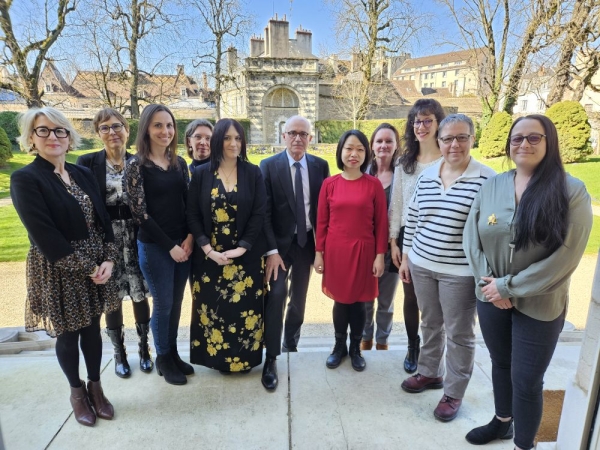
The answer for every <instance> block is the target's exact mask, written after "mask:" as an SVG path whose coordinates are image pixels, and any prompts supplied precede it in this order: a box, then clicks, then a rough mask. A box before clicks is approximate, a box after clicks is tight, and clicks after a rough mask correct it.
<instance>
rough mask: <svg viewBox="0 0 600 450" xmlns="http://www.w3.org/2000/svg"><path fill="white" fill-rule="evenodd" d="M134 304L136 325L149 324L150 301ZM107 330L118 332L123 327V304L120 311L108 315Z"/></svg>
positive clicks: (145, 300)
mask: <svg viewBox="0 0 600 450" xmlns="http://www.w3.org/2000/svg"><path fill="white" fill-rule="evenodd" d="M131 303H133V317H135V322H136V323H148V322H150V304H149V303H148V299H144V300H142V301H141V302H134V301H133V300H132V301H131ZM105 319H106V328H108V329H109V330H116V329H117V328H121V326H123V302H121V306H120V307H119V309H118V310H116V311H113V312H111V313H109V314H107V315H106V317H105Z"/></svg>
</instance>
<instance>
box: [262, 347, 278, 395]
mask: <svg viewBox="0 0 600 450" xmlns="http://www.w3.org/2000/svg"><path fill="white" fill-rule="evenodd" d="M260 381H261V383H262V385H263V386H264V387H265V389H266V390H267V391H271V392H273V391H275V389H277V384H278V383H279V378H278V376H277V360H276V359H275V358H273V357H272V356H269V355H267V360H266V361H265V365H264V367H263V372H262V377H261V379H260Z"/></svg>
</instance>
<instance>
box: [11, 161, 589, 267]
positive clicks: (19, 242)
mask: <svg viewBox="0 0 600 450" xmlns="http://www.w3.org/2000/svg"><path fill="white" fill-rule="evenodd" d="M92 151H94V150H86V151H77V152H70V153H69V154H68V155H67V160H68V161H69V162H72V163H75V160H76V159H77V157H78V156H79V155H82V154H84V153H90V152H92ZM472 154H473V156H474V157H475V158H476V159H478V160H480V161H482V162H483V163H484V164H486V165H487V166H489V167H491V168H492V169H494V170H495V171H496V172H504V171H506V170H508V169H509V168H510V167H509V166H508V165H507V162H506V158H503V157H500V158H493V159H488V160H482V159H481V157H480V154H479V152H478V151H477V150H473V152H472ZM269 156H271V155H250V156H249V158H250V161H251V162H252V163H254V164H259V163H260V161H262V160H263V159H265V158H267V157H269ZM320 156H321V157H322V158H324V159H325V160H327V162H328V163H329V169H330V171H331V173H332V174H337V173H340V170H339V169H338V168H337V167H336V162H335V155H332V154H325V155H320ZM186 159H187V158H186ZM32 160H33V156H30V155H26V154H23V153H15V156H14V157H13V158H12V159H11V160H10V162H9V164H8V166H6V167H4V168H3V169H1V170H0V199H1V198H6V197H9V195H10V193H9V183H10V174H11V173H12V172H14V171H15V170H17V169H19V168H21V167H23V166H25V165H26V164H29V162H31V161H32ZM596 164H598V165H596ZM599 169H600V157H592V158H590V159H589V160H588V161H586V162H583V163H577V164H568V165H567V166H566V170H567V172H569V173H570V174H572V175H573V176H575V177H577V178H579V179H581V180H583V181H584V182H585V184H586V187H587V189H588V191H589V192H590V195H591V196H592V199H593V201H594V203H596V204H598V203H599V202H600V177H598V176H597V175H596V174H595V171H596V170H599ZM0 230H2V233H0V262H6V261H23V260H24V259H25V257H26V255H27V250H28V249H29V240H28V239H27V233H26V232H25V229H24V228H23V225H22V224H21V221H20V220H19V217H18V215H17V213H16V211H15V208H14V207H13V206H12V205H11V206H3V207H0ZM599 248H600V217H598V216H594V225H593V228H592V234H591V236H590V239H589V241H588V244H587V247H586V250H585V252H586V253H590V254H596V253H597V252H598V249H599Z"/></svg>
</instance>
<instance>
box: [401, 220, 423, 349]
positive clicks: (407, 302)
mask: <svg viewBox="0 0 600 450" xmlns="http://www.w3.org/2000/svg"><path fill="white" fill-rule="evenodd" d="M404 228H405V227H402V228H400V235H399V236H398V244H399V245H400V249H402V242H403V241H404ZM401 284H402V290H403V291H404V304H403V306H402V312H403V313H404V327H405V328H406V335H407V336H408V338H409V339H411V340H415V339H416V338H417V336H418V335H419V305H418V304H417V295H416V294H415V285H414V284H413V283H412V282H411V283H401Z"/></svg>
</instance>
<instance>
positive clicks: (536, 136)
mask: <svg viewBox="0 0 600 450" xmlns="http://www.w3.org/2000/svg"><path fill="white" fill-rule="evenodd" d="M545 137H546V135H545V134H540V133H531V134H530V135H528V136H521V135H520V134H517V135H516V136H511V137H510V145H521V144H522V143H523V141H524V140H525V139H527V142H529V143H530V144H531V145H537V144H539V143H540V142H542V138H545Z"/></svg>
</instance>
